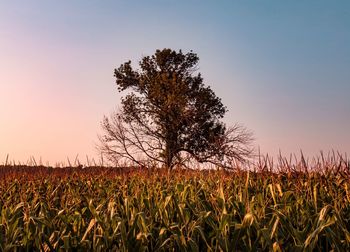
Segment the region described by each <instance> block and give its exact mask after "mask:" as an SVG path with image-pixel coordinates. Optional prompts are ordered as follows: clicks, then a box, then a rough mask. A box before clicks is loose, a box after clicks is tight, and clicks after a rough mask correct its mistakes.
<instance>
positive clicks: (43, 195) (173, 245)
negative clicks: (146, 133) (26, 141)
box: [0, 156, 350, 251]
mask: <svg viewBox="0 0 350 252" xmlns="http://www.w3.org/2000/svg"><path fill="white" fill-rule="evenodd" d="M303 159H304V158H302V160H300V161H298V162H297V163H295V164H292V162H290V161H287V160H285V159H282V158H281V159H280V160H279V161H278V164H277V166H276V165H273V164H272V161H271V160H269V159H267V158H261V159H260V162H258V164H256V165H255V166H254V167H251V169H250V171H247V170H242V169H238V168H236V169H235V170H234V171H230V172H227V171H188V170H181V169H178V170H175V171H174V172H172V173H171V174H169V173H168V172H165V171H162V170H152V169H144V168H143V169H137V168H127V169H117V168H102V167H90V168H84V169H81V168H56V169H54V168H47V167H23V166H0V250H1V251H13V250H19V249H24V250H27V251H32V250H43V251H54V250H55V251H57V250H60V249H61V250H76V251H89V250H94V251H105V250H117V251H247V250H250V251H254V250H255V251H258V250H259V251H260V250H265V251H268V250H271V251H313V250H322V251H323V250H325V251H330V250H334V251H346V250H349V249H350V232H349V230H350V204H349V203H350V177H349V174H350V169H349V162H348V161H347V160H346V159H344V158H341V157H340V156H337V157H336V156H333V158H328V159H323V160H322V158H320V159H318V160H317V159H316V160H314V161H312V162H308V161H307V160H305V159H304V160H303ZM311 163H312V164H311ZM277 168H278V169H279V170H276V169H277Z"/></svg>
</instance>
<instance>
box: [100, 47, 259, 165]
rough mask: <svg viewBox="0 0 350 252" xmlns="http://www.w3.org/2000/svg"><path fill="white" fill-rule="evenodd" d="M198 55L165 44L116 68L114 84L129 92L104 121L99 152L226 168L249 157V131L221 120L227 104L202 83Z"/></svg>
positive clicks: (121, 157)
mask: <svg viewBox="0 0 350 252" xmlns="http://www.w3.org/2000/svg"><path fill="white" fill-rule="evenodd" d="M198 61H199V58H198V56H197V54H195V53H193V52H192V51H191V52H189V53H186V54H184V53H183V52H182V51H181V50H180V51H179V52H176V51H173V50H171V49H163V50H157V51H156V52H155V54H154V55H152V56H146V57H143V58H142V60H141V61H140V62H139V66H140V69H138V70H134V69H133V67H132V66H131V61H128V62H126V63H124V64H122V65H121V66H120V67H119V68H118V69H115V71H114V76H115V77H116V83H117V86H118V90H119V91H120V92H121V91H125V90H128V91H130V92H129V93H128V94H127V95H126V96H125V97H123V98H122V101H121V104H122V107H121V109H120V110H119V111H116V112H114V113H113V114H111V116H110V117H109V118H108V117H106V116H105V117H104V119H103V121H102V129H103V132H104V135H102V136H100V143H101V144H100V150H101V152H102V154H103V155H104V156H105V157H107V158H108V159H109V160H110V161H114V162H118V161H121V160H125V159H126V160H129V161H132V162H134V163H137V164H140V165H145V163H146V162H152V163H158V164H159V163H160V164H163V166H165V167H166V168H168V169H172V168H173V167H174V166H176V165H186V164H187V165H188V164H191V163H193V161H197V162H200V163H212V164H215V165H220V166H222V167H226V168H229V167H230V162H231V161H232V160H233V159H235V160H239V161H243V160H244V159H245V158H247V157H248V156H249V155H250V154H251V149H250V147H249V144H250V142H251V140H252V137H251V136H252V135H251V133H250V132H249V131H247V130H246V129H245V128H244V127H241V126H239V125H237V124H236V125H234V126H233V127H229V128H227V127H226V126H225V124H224V123H223V122H221V121H220V119H222V118H223V116H224V114H225V113H226V112H227V109H226V107H225V106H224V105H223V104H222V102H221V99H220V98H218V97H217V96H216V95H215V93H214V92H213V91H212V89H211V88H210V87H209V86H205V85H204V83H203V78H202V77H201V74H200V73H197V64H198ZM231 167H232V166H231Z"/></svg>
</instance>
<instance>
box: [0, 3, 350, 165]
mask: <svg viewBox="0 0 350 252" xmlns="http://www.w3.org/2000/svg"><path fill="white" fill-rule="evenodd" d="M158 48H159V49H162V48H172V49H176V50H178V49H182V50H183V51H184V52H186V51H188V50H191V49H192V50H193V51H194V52H196V53H198V55H199V57H200V65H199V67H200V70H199V71H200V72H201V73H202V75H203V77H204V80H205V82H206V84H208V85H210V86H211V87H212V89H213V90H214V91H215V93H216V94H217V95H218V96H219V97H221V98H222V100H223V103H224V104H225V105H226V106H227V107H228V109H229V112H228V113H227V115H226V117H225V121H226V122H227V123H228V124H231V123H235V122H239V123H242V124H244V125H245V126H246V127H248V128H249V129H251V130H252V131H253V132H254V134H255V138H256V140H255V145H256V146H259V147H260V149H261V152H263V153H266V152H268V153H270V154H271V155H275V154H277V153H278V151H279V150H281V151H282V153H283V154H289V153H291V152H293V153H294V152H297V153H298V152H299V150H300V149H302V150H304V152H305V153H307V154H309V155H314V154H317V153H318V152H319V151H320V150H323V151H325V152H327V151H329V150H332V149H334V150H338V151H340V152H343V153H344V152H347V153H350V1H322V0H315V1H312V0H309V1H295V0H293V1H288V0H286V1H277V0H276V1H268V0H267V1H243V0H242V1H233V0H228V1H209V0H208V1H203V0H201V1H199V0H197V1H196V0H189V1H179V0H177V1H175V0H158V1H155V0H154V1H152V0H151V1H136V0H130V1H126V0H125V1H106V0H105V1H98V0H94V1H92V0H74V1H53V0H41V1H40V0H34V1H17V0H11V1H1V2H0V163H2V162H3V161H5V159H6V155H7V154H9V155H10V159H11V160H16V161H21V162H26V161H27V160H28V158H29V157H30V156H34V157H35V159H36V160H39V159H40V157H41V158H42V160H43V162H44V164H45V163H46V162H47V161H48V162H50V164H52V165H54V164H55V163H56V162H61V161H63V162H65V161H66V160H67V159H66V158H67V157H69V158H70V159H71V160H72V159H74V158H75V156H76V155H77V154H79V158H80V159H81V161H82V162H84V160H85V156H86V155H88V156H89V157H90V158H92V157H96V150H95V144H96V143H97V134H98V133H99V132H100V121H101V120H102V118H103V115H105V114H107V115H108V114H109V113H110V112H112V111H113V110H114V109H115V107H116V106H117V105H118V104H120V97H121V95H122V94H119V93H118V92H117V90H116V86H115V80H114V78H113V70H114V68H116V67H118V66H119V65H120V64H121V63H123V62H125V61H127V60H129V59H130V60H132V61H134V62H137V61H138V60H140V59H141V57H142V56H145V55H150V54H153V53H154V52H155V50H156V49H158Z"/></svg>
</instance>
